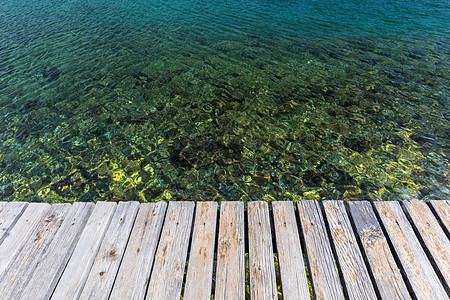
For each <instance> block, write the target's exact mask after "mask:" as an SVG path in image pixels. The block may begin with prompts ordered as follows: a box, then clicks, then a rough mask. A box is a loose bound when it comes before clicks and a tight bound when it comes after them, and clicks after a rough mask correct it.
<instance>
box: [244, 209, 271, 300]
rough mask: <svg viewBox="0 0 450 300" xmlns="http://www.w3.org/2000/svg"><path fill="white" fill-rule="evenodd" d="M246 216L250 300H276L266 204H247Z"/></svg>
mask: <svg viewBox="0 0 450 300" xmlns="http://www.w3.org/2000/svg"><path fill="white" fill-rule="evenodd" d="M247 214H248V241H249V273H250V296H251V298H252V299H262V300H266V299H267V300H269V299H272V300H276V299H278V296H277V281H276V277H275V263H274V259H273V254H274V251H273V245H272V234H271V229H270V219H269V208H268V204H267V202H263V201H254V202H248V204H247Z"/></svg>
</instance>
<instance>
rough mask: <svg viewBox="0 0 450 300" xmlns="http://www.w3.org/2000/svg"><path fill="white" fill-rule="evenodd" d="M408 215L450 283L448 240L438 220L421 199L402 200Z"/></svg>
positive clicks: (449, 247) (449, 249)
mask: <svg viewBox="0 0 450 300" xmlns="http://www.w3.org/2000/svg"><path fill="white" fill-rule="evenodd" d="M402 204H403V205H404V207H405V208H406V211H407V213H408V215H409V216H410V218H411V220H412V221H413V223H414V225H415V226H416V228H417V231H418V232H419V234H420V236H421V237H422V240H423V241H424V243H425V245H426V247H427V248H428V251H430V253H431V255H432V256H433V259H434V261H435V263H436V266H437V267H438V269H439V271H440V272H441V274H442V276H443V277H444V279H445V280H446V282H448V283H450V241H449V240H448V239H447V238H445V233H444V230H442V228H441V226H440V225H439V223H438V221H437V220H436V218H435V217H434V215H433V213H432V212H431V210H430V208H429V207H428V205H427V204H426V203H425V202H423V201H418V200H412V201H406V200H405V201H403V202H402Z"/></svg>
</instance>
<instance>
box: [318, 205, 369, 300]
mask: <svg viewBox="0 0 450 300" xmlns="http://www.w3.org/2000/svg"><path fill="white" fill-rule="evenodd" d="M323 207H324V210H325V215H326V217H327V220H328V226H329V228H330V232H331V237H332V239H333V242H334V247H335V249H336V254H337V257H338V260H339V265H340V267H341V270H342V275H343V277H344V281H345V285H346V287H347V293H348V297H349V299H353V300H357V299H377V296H376V294H375V290H374V288H373V285H372V281H371V279H370V276H369V272H368V271H367V268H366V264H365V263H364V259H363V257H362V254H361V251H360V250H359V246H358V243H357V241H356V237H355V235H354V233H353V230H352V225H351V224H350V219H349V218H348V216H347V213H346V211H345V207H344V203H343V202H342V201H324V202H323Z"/></svg>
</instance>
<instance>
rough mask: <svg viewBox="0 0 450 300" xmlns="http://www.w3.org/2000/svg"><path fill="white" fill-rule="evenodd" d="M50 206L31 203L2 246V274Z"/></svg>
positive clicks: (0, 265) (0, 258)
mask: <svg viewBox="0 0 450 300" xmlns="http://www.w3.org/2000/svg"><path fill="white" fill-rule="evenodd" d="M48 207H49V204H47V203H30V204H29V205H28V206H27V208H26V209H25V211H24V213H23V214H22V216H21V217H20V218H19V220H17V223H16V225H14V227H12V228H11V230H9V233H8V235H7V236H6V237H5V239H4V240H3V243H2V244H1V245H0V274H3V272H4V271H5V270H6V269H7V268H8V267H9V265H10V263H11V262H12V261H13V260H14V258H15V256H16V255H17V253H18V252H19V251H20V249H22V247H23V246H24V244H25V242H26V241H27V240H28V239H29V236H30V234H31V232H32V230H33V229H34V228H35V227H36V226H37V225H38V223H39V220H40V218H41V215H42V214H43V213H44V211H45V210H46V209H48Z"/></svg>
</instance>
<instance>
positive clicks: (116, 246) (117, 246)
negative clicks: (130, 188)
mask: <svg viewBox="0 0 450 300" xmlns="http://www.w3.org/2000/svg"><path fill="white" fill-rule="evenodd" d="M138 209H139V202H134V201H133V202H131V201H130V202H120V203H119V204H118V205H117V208H116V211H115V212H114V215H113V217H112V219H111V222H110V223H109V226H108V230H107V231H106V234H105V237H104V238H103V241H102V244H101V245H100V248H99V251H98V253H97V256H96V258H95V260H94V264H93V265H92V269H91V271H90V273H89V276H88V278H87V280H86V284H85V285H84V288H83V291H82V292H81V296H80V299H97V300H100V299H104V300H107V299H108V298H109V294H110V293H111V290H112V286H113V284H114V279H115V278H116V275H117V271H118V269H119V266H120V262H121V261H122V257H123V253H124V252H125V247H126V245H127V242H128V238H129V236H130V233H131V229H132V228H133V224H134V220H135V218H136V214H137V211H138Z"/></svg>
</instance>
